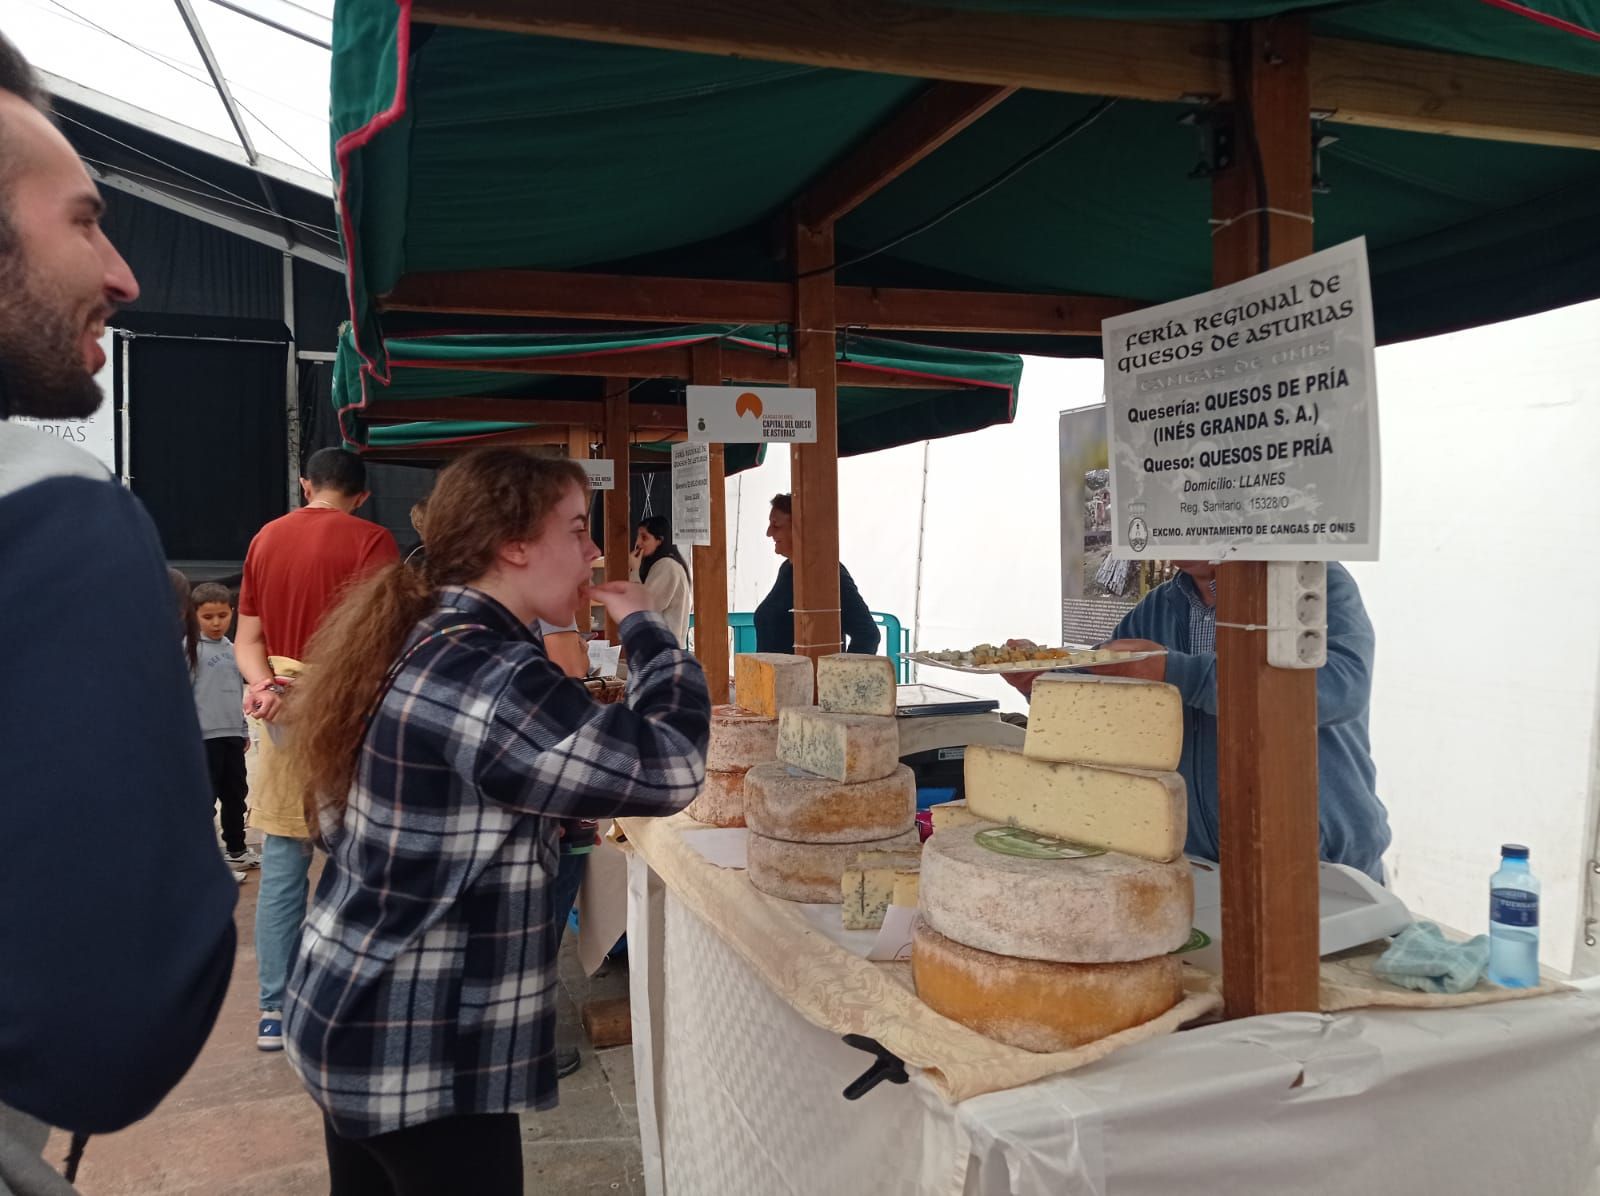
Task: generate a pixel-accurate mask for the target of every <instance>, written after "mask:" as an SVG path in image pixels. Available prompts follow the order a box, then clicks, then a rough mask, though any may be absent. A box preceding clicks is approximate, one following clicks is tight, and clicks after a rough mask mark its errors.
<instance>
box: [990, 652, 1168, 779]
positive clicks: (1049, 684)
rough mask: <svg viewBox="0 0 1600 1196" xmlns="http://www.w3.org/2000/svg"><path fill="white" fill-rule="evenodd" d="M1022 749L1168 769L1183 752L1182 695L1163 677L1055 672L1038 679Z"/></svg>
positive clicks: (1046, 756) (1048, 756)
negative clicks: (1102, 675)
mask: <svg viewBox="0 0 1600 1196" xmlns="http://www.w3.org/2000/svg"><path fill="white" fill-rule="evenodd" d="M1022 751H1023V753H1024V754H1025V755H1028V756H1032V757H1033V758H1034V759H1035V760H1063V761H1069V762H1071V763H1073V764H1109V765H1112V766H1113V767H1117V768H1149V769H1154V770H1156V771H1158V772H1168V771H1170V770H1172V769H1174V768H1177V767H1178V760H1179V759H1180V758H1181V757H1182V755H1183V699H1182V697H1181V696H1180V695H1179V693H1178V689H1177V687H1176V686H1173V685H1167V684H1165V683H1163V682H1160V681H1137V680H1134V679H1133V678H1131V677H1097V676H1090V675H1082V674H1078V673H1050V674H1047V675H1046V676H1043V677H1040V678H1039V679H1038V680H1037V681H1035V682H1034V683H1033V696H1032V697H1031V698H1030V699H1029V704H1028V734H1027V738H1026V739H1025V740H1024V741H1023V745H1022Z"/></svg>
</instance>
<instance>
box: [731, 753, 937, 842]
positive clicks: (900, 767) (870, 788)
mask: <svg viewBox="0 0 1600 1196" xmlns="http://www.w3.org/2000/svg"><path fill="white" fill-rule="evenodd" d="M744 810H745V818H746V820H747V823H748V825H749V827H750V829H751V830H753V831H755V832H756V833H757V834H761V835H766V836H767V837H768V838H771V839H788V840H789V841H790V842H792V843H855V842H859V841H860V840H862V839H884V838H887V837H888V836H890V835H898V834H900V833H901V832H903V831H908V830H910V829H911V828H912V827H913V826H915V825H916V818H917V778H916V776H915V774H914V773H912V771H911V770H910V769H909V768H907V767H906V766H905V765H904V764H897V765H896V766H895V769H894V771H893V772H891V773H890V774H889V775H888V776H886V777H879V778H878V779H877V780H873V781H857V782H855V783H854V784H846V783H845V782H842V781H835V780H833V779H832V778H830V777H820V776H816V775H814V774H812V773H809V772H803V771H801V770H800V769H798V768H796V767H795V766H794V765H792V764H784V763H783V762H782V761H775V762H773V763H771V764H758V765H757V766H756V767H755V768H752V769H751V770H750V771H749V773H747V774H746V775H745V781H744Z"/></svg>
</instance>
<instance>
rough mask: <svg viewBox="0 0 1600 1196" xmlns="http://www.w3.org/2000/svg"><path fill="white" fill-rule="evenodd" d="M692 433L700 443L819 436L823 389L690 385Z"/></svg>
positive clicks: (811, 440) (805, 440)
mask: <svg viewBox="0 0 1600 1196" xmlns="http://www.w3.org/2000/svg"><path fill="white" fill-rule="evenodd" d="M685 401H686V403H687V406H688V417H689V439H690V440H691V441H694V442H695V443H697V444H762V443H765V442H768V441H778V442H780V443H785V444H815V443H816V442H817V392H816V391H815V390H813V389H811V388H810V387H795V386H690V387H687V388H685Z"/></svg>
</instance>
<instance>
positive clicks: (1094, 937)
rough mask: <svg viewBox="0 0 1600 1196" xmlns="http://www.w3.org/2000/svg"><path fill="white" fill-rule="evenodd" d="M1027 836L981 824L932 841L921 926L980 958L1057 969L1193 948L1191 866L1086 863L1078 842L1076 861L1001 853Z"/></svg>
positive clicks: (1093, 859) (1110, 860) (1098, 858)
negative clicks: (1044, 963) (1040, 962)
mask: <svg viewBox="0 0 1600 1196" xmlns="http://www.w3.org/2000/svg"><path fill="white" fill-rule="evenodd" d="M992 832H1004V833H1003V834H1000V835H994V834H993V833H992ZM1027 837H1028V836H1027V832H1021V831H1015V830H1009V829H1008V828H1005V827H1001V826H998V825H994V824H977V825H974V826H963V827H954V828H951V829H949V830H942V831H940V832H939V833H938V834H936V835H934V836H933V837H932V838H930V839H929V840H928V842H927V843H926V844H925V845H924V846H923V850H922V883H921V892H920V894H919V896H918V901H917V908H918V910H919V911H920V912H921V914H922V917H923V919H924V920H925V921H926V922H927V923H928V924H929V925H930V926H931V927H933V929H935V930H937V931H938V932H939V933H940V934H942V935H944V936H945V937H946V938H952V939H955V941H956V942H958V943H962V944H964V945H966V946H968V947H976V948H978V949H979V950H980V951H991V952H993V953H994V954H996V955H1014V956H1017V957H1019V958H1022V959H1046V960H1053V961H1055V962H1057V963H1121V962H1125V961H1127V960H1132V959H1150V958H1151V957H1153V956H1156V955H1165V954H1166V953H1167V952H1169V951H1175V950H1177V949H1178V948H1179V947H1181V946H1183V945H1184V943H1186V942H1188V941H1189V930H1190V927H1191V926H1192V925H1193V921H1194V881H1193V879H1192V877H1191V875H1190V871H1189V864H1188V861H1187V860H1184V859H1182V858H1179V859H1178V860H1176V861H1174V862H1172V863H1157V862H1156V861H1154V860H1141V859H1138V858H1136V857H1134V856H1130V855H1122V854H1121V853H1119V852H1111V851H1106V852H1100V851H1097V850H1096V849H1092V848H1083V849H1081V850H1083V851H1087V852H1093V853H1094V854H1088V855H1081V856H1079V855H1076V854H1075V851H1076V850H1077V849H1073V848H1071V845H1064V847H1063V848H1062V851H1063V853H1064V854H1067V855H1069V856H1073V857H1074V858H1064V859H1050V858H1030V857H1029V856H1026V855H1016V854H1008V853H1007V850H996V848H1001V849H1012V850H1014V849H1015V847H1016V844H1018V843H1019V842H1023V845H1024V847H1026V843H1025V842H1024V841H1025V840H1026V839H1027ZM1051 842H1055V843H1059V841H1056V840H1052V841H1051ZM986 844H988V845H987V846H986ZM1029 849H1030V850H1031V848H1029Z"/></svg>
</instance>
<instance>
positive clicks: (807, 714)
mask: <svg viewBox="0 0 1600 1196" xmlns="http://www.w3.org/2000/svg"><path fill="white" fill-rule="evenodd" d="M778 759H780V760H782V761H783V762H784V763H785V764H792V765H794V766H795V767H796V768H799V769H803V770H805V771H806V772H812V773H816V774H817V775H818V776H819V777H832V778H833V779H834V780H836V781H848V782H850V783H852V784H854V783H855V782H857V781H875V780H877V779H878V778H879V777H886V776H888V775H889V774H890V773H892V772H893V771H894V770H895V769H897V768H899V767H900V731H899V728H898V727H897V726H896V725H895V720H894V719H892V718H880V717H878V716H876V715H871V714H829V713H828V712H827V711H825V710H821V709H819V708H818V707H816V706H791V707H790V708H789V709H787V710H785V711H784V712H783V713H782V714H780V715H779V716H778Z"/></svg>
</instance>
